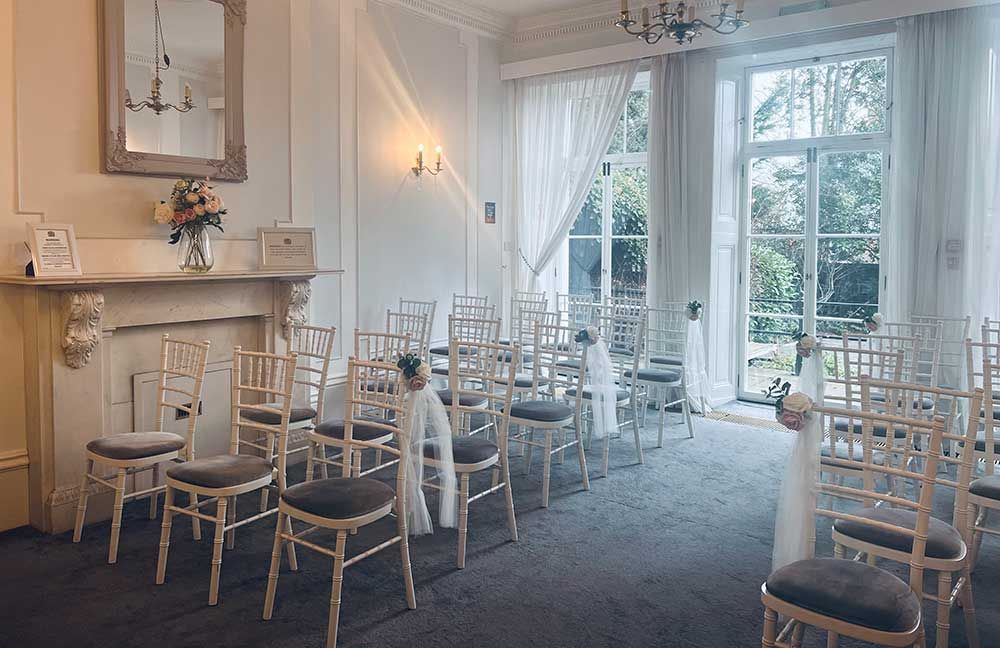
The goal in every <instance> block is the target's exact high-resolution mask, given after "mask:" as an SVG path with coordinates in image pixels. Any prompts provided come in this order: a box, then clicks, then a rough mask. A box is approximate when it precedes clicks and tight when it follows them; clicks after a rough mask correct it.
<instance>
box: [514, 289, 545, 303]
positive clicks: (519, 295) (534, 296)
mask: <svg viewBox="0 0 1000 648" xmlns="http://www.w3.org/2000/svg"><path fill="white" fill-rule="evenodd" d="M514 299H517V300H521V301H534V302H547V301H548V300H549V298H548V297H547V296H546V295H545V293H544V292H531V291H528V290H515V291H514Z"/></svg>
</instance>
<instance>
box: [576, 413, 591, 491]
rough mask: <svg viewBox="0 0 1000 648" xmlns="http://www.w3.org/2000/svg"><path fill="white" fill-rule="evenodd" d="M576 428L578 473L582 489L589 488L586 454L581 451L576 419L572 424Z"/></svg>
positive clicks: (578, 423)
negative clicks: (581, 476) (578, 460)
mask: <svg viewBox="0 0 1000 648" xmlns="http://www.w3.org/2000/svg"><path fill="white" fill-rule="evenodd" d="M573 427H574V429H575V430H576V454H577V456H578V457H579V459H580V473H581V474H582V475H583V490H587V491H589V490H590V475H588V474H587V454H586V453H585V452H584V451H583V439H581V438H580V420H579V419H577V421H576V425H575V426H573Z"/></svg>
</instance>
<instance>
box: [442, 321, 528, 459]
mask: <svg viewBox="0 0 1000 648" xmlns="http://www.w3.org/2000/svg"><path fill="white" fill-rule="evenodd" d="M460 347H461V348H462V353H461V354H460V353H459V348H460ZM459 357H461V358H463V359H464V361H463V362H458V361H457V359H458V358H459ZM448 358H449V360H450V361H451V368H450V369H449V371H448V387H449V388H450V390H451V394H452V397H451V408H450V409H451V416H450V419H451V432H452V435H454V436H458V434H459V433H460V431H462V430H464V426H463V425H462V418H463V416H462V415H463V413H469V414H474V413H479V414H482V413H483V407H482V405H481V403H482V400H481V399H482V398H485V399H486V400H487V407H486V409H487V410H489V411H490V412H491V414H492V415H493V416H496V417H497V421H496V422H497V434H498V443H497V445H498V447H499V448H500V452H501V453H502V452H504V449H505V447H506V440H507V431H508V428H509V423H510V406H511V402H512V401H513V399H514V385H515V382H516V378H517V370H518V368H519V367H520V366H521V349H520V347H519V346H518V345H516V344H493V343H488V342H459V340H457V339H455V338H452V340H451V342H450V344H449V348H448ZM466 395H469V396H474V397H476V398H475V399H474V400H475V401H478V402H476V403H475V404H474V406H466V405H462V402H461V401H462V396H466Z"/></svg>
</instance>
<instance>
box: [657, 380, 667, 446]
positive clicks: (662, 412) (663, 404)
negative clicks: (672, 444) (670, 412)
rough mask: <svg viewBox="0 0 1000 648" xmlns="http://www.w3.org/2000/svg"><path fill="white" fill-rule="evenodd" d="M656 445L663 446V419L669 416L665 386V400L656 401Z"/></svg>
mask: <svg viewBox="0 0 1000 648" xmlns="http://www.w3.org/2000/svg"><path fill="white" fill-rule="evenodd" d="M656 410H657V411H656V447H657V448H662V447H663V425H664V421H663V419H664V418H666V416H667V395H666V389H665V388H664V392H663V400H661V401H657V403H656Z"/></svg>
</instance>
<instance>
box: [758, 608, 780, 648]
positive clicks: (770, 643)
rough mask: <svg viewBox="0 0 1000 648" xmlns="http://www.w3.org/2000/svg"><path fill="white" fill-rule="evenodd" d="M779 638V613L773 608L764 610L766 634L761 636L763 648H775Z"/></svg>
mask: <svg viewBox="0 0 1000 648" xmlns="http://www.w3.org/2000/svg"><path fill="white" fill-rule="evenodd" d="M777 638H778V613H777V612H775V611H774V610H772V609H771V608H764V634H763V635H762V636H761V639H760V645H761V648H774V646H775V643H774V641H775V639H777Z"/></svg>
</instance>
